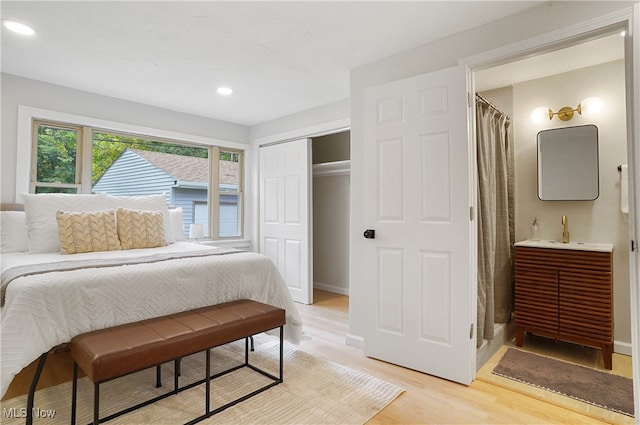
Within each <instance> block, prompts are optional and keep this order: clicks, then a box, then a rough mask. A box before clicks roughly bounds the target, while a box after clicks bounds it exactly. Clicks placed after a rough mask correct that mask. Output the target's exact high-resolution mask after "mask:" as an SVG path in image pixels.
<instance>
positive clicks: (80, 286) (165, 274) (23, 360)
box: [0, 242, 302, 397]
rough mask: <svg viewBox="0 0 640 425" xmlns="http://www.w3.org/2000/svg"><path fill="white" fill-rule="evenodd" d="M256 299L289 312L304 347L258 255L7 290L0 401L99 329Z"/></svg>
mask: <svg viewBox="0 0 640 425" xmlns="http://www.w3.org/2000/svg"><path fill="white" fill-rule="evenodd" d="M207 248H208V249H211V250H213V252H215V250H216V249H218V248H215V247H206V246H204V245H194V244H193V243H186V242H179V243H175V244H171V245H168V246H166V247H162V248H151V249H137V250H128V251H109V252H99V253H86V254H74V255H61V254H57V253H46V254H35V253H11V254H3V255H2V272H4V271H5V270H7V269H9V268H11V267H15V266H24V265H29V264H40V263H43V262H61V261H69V260H70V259H79V260H85V259H89V258H96V257H99V258H101V259H102V258H106V259H110V258H114V259H115V258H122V257H123V256H129V257H128V258H130V257H131V256H148V255H149V254H150V253H156V252H158V253H169V252H184V251H189V250H194V249H197V250H202V249H207ZM242 298H247V299H252V300H255V301H260V302H264V303H267V304H271V305H275V306H277V307H281V308H284V309H285V310H286V312H287V313H286V319H287V324H286V326H285V338H286V339H287V340H289V341H292V342H299V341H300V338H301V335H302V321H301V319H300V315H299V313H298V311H297V308H296V306H295V304H294V303H293V300H292V298H291V294H290V293H289V291H288V288H287V286H286V284H285V283H284V281H283V280H282V277H281V276H280V273H279V272H278V270H277V268H276V267H275V265H274V264H273V263H272V262H271V261H270V260H269V259H268V258H267V257H265V256H263V255H261V254H256V253H251V252H235V253H227V254H221V255H211V256H198V257H188V258H179V259H169V260H163V261H158V262H153V263H142V264H129V265H122V266H115V267H95V268H87V269H79V270H69V271H53V272H48V273H44V274H34V275H28V276H22V277H18V278H16V279H14V280H13V281H12V282H11V283H10V284H9V286H8V287H7V290H6V298H5V304H4V307H2V313H1V323H0V325H1V332H0V335H1V339H0V344H1V345H0V363H1V368H0V378H1V383H0V384H1V387H0V392H1V394H0V397H2V396H4V394H5V392H6V390H7V388H8V386H9V384H10V383H11V381H12V380H13V378H14V376H15V375H16V374H17V373H18V372H19V371H20V370H22V368H23V367H25V366H27V365H28V364H29V363H31V362H32V361H33V360H35V359H37V358H38V357H39V356H40V355H41V354H42V353H44V352H46V351H49V350H50V349H51V348H53V347H55V346H57V345H59V344H62V343H65V342H69V341H70V340H71V338H72V337H73V336H75V335H79V334H82V333H84V332H88V331H91V330H95V329H101V328H106V327H110V326H114V325H118V324H123V323H128V322H133V321H138V320H143V319H148V318H151V317H156V316H163V315H167V314H172V313H176V312H179V311H184V310H190V309H193V308H197V307H203V306H207V305H213V304H219V303H222V302H227V301H232V300H236V299H242Z"/></svg>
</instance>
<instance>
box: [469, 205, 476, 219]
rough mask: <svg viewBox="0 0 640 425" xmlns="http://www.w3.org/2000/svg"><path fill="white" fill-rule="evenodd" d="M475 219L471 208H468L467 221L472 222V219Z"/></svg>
mask: <svg viewBox="0 0 640 425" xmlns="http://www.w3.org/2000/svg"><path fill="white" fill-rule="evenodd" d="M474 217H475V215H474V213H473V207H472V206H471V207H469V220H470V221H473V218H474Z"/></svg>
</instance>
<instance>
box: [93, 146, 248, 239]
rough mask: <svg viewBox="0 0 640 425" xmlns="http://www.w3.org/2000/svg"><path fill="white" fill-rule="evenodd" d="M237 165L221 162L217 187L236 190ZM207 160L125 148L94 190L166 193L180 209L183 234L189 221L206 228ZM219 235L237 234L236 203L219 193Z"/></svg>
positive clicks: (171, 203) (229, 197)
mask: <svg viewBox="0 0 640 425" xmlns="http://www.w3.org/2000/svg"><path fill="white" fill-rule="evenodd" d="M237 165H238V164H237V163H234V162H230V161H220V167H221V171H220V190H234V191H236V190H237V187H236V186H235V185H234V183H235V182H237V181H238V166H237ZM208 181H209V160H208V159H207V158H198V157H193V156H185V155H176V154H170V153H163V152H152V151H145V150H140V149H131V148H127V149H125V150H124V151H123V152H122V154H120V156H119V157H118V158H117V159H116V160H115V161H114V162H113V163H112V164H111V165H110V166H109V168H108V169H107V171H106V172H105V173H104V174H103V175H102V176H101V177H100V178H99V179H98V181H97V182H96V183H95V185H94V186H93V191H94V192H96V193H101V192H105V193H108V194H110V195H120V196H123V195H127V196H131V195H138V196H140V195H150V194H154V193H166V195H167V202H168V204H169V206H170V207H180V208H182V216H183V220H184V233H185V235H188V234H189V224H191V223H202V224H204V225H205V234H207V231H208V226H207V224H208V219H207V218H208V213H207V188H208ZM220 216H221V217H220V235H221V236H236V235H237V234H238V233H237V232H238V202H237V198H236V197H235V196H232V195H221V199H220Z"/></svg>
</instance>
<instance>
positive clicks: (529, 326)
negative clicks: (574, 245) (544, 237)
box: [515, 244, 613, 369]
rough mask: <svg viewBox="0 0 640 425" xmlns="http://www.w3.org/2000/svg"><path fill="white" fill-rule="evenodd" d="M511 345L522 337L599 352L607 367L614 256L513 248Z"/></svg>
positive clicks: (536, 248)
mask: <svg viewBox="0 0 640 425" xmlns="http://www.w3.org/2000/svg"><path fill="white" fill-rule="evenodd" d="M515 259H516V264H515V270H516V283H515V322H516V345H517V346H519V347H520V346H522V343H523V339H524V333H525V332H530V333H532V334H536V335H541V336H546V337H550V338H554V339H558V340H562V341H568V342H574V343H578V344H583V345H587V346H591V347H597V348H600V349H602V356H603V359H604V366H605V368H607V369H611V368H612V359H611V357H612V352H613V252H612V250H609V251H595V250H584V251H583V250H578V249H562V248H539V247H531V246H518V244H516V256H515Z"/></svg>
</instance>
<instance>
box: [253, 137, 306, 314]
mask: <svg viewBox="0 0 640 425" xmlns="http://www.w3.org/2000/svg"><path fill="white" fill-rule="evenodd" d="M310 152H311V139H300V140H295V141H291V142H286V143H280V144H276V145H270V146H262V147H260V252H261V253H262V254H265V255H266V256H267V257H269V258H270V259H271V260H272V261H273V262H274V263H275V264H276V266H277V267H278V270H280V273H281V274H282V276H283V278H284V280H285V282H286V283H287V286H288V287H289V290H290V291H291V295H292V296H293V299H294V301H297V302H301V303H304V304H311V303H312V302H313V288H312V285H313V279H312V277H311V273H312V272H311V271H312V270H313V267H312V257H311V250H310V247H311V246H312V245H311V231H310V230H311V219H310V213H311V189H310V188H311V186H310V182H311V180H310V176H311V155H310Z"/></svg>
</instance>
